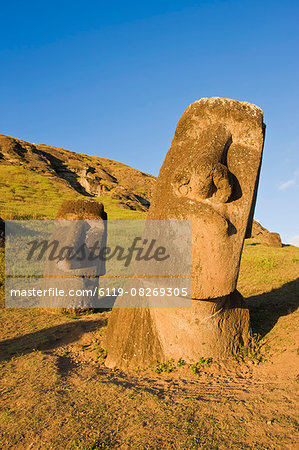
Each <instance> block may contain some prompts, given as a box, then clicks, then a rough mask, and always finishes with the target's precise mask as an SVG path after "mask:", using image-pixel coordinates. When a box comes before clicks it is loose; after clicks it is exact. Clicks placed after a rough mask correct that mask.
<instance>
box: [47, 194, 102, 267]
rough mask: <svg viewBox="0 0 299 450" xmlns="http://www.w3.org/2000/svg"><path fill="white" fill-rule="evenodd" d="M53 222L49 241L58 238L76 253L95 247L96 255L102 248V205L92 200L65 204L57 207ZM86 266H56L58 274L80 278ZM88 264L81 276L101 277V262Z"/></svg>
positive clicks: (74, 261)
mask: <svg viewBox="0 0 299 450" xmlns="http://www.w3.org/2000/svg"><path fill="white" fill-rule="evenodd" d="M56 221H57V226H56V229H55V232H54V236H53V237H56V238H58V240H59V242H61V244H63V245H64V246H69V247H70V248H75V249H76V248H79V247H80V246H82V244H84V245H85V246H86V248H87V249H92V248H94V246H95V245H96V247H97V251H98V252H99V251H100V248H103V247H104V246H105V245H106V241H107V213H106V212H105V210H104V206H103V204H102V203H99V202H97V201H92V200H68V201H66V202H64V203H62V205H61V206H60V208H59V210H58V213H57V215H56ZM65 221H67V222H65ZM87 251H88V250H86V252H87ZM86 263H87V260H83V261H82V262H77V261H76V260H75V259H74V260H72V261H69V262H68V261H67V260H64V261H60V262H58V263H57V270H58V273H60V271H62V272H63V271H64V272H65V274H66V275H80V274H83V275H84V271H85V265H86ZM88 264H89V266H88V267H87V266H86V274H85V275H87V276H89V275H104V274H105V261H102V260H98V259H96V258H94V262H93V263H88ZM51 270H53V269H52V268H51Z"/></svg>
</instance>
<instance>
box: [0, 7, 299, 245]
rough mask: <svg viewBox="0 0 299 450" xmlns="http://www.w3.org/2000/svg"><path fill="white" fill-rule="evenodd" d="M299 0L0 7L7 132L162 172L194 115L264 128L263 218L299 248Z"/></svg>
mask: <svg viewBox="0 0 299 450" xmlns="http://www.w3.org/2000/svg"><path fill="white" fill-rule="evenodd" d="M298 12H299V2H297V1H284V2H281V1H276V0H272V1H263V2H261V1H246V0H245V1H240V0H239V1H232V0H230V1H192V0H184V1H183V0H181V1H177V0H171V1H170V0H169V1H168V0H166V1H163V0H160V1H155V0H154V1H140V0H139V1H130V0H128V1H126V2H125V1H101V0H98V1H90V0H85V1H84V2H83V1H75V0H74V1H68V0H65V1H64V0H60V1H56V0H52V1H51V2H49V1H44V2H40V1H38V2H37V1H26V2H25V1H14V2H1V15H2V20H1V29H0V35H1V42H0V64H1V70H0V95H1V111H0V132H1V133H3V134H8V135H11V136H15V137H18V138H21V139H24V140H28V141H31V142H35V143H46V144H49V145H53V146H58V147H64V148H67V149H71V150H75V151H79V152H83V153H87V154H92V155H98V156H103V157H108V158H111V159H115V160H118V161H121V162H124V163H126V164H129V165H131V166H133V167H136V168H138V169H140V170H143V171H145V172H148V173H152V174H154V175H157V174H158V171H159V168H160V166H161V164H162V162H163V159H164V157H165V154H166V152H167V150H168V148H169V146H170V142H171V139H172V137H173V133H174V130H175V127H176V123H177V121H178V119H179V117H180V116H181V114H182V113H183V111H184V110H185V108H186V107H187V106H188V105H189V104H190V103H192V102H193V101H194V100H197V99H199V98H201V97H212V96H220V97H228V98H235V99H237V100H246V101H249V102H252V103H255V104H257V105H259V106H260V107H261V108H262V109H263V110H264V116H265V119H264V120H265V123H266V124H267V132H266V143H265V151H264V159H263V166H262V174H261V182H260V187H259V195H258V202H257V208H256V214H255V217H256V219H257V220H259V221H260V222H261V223H262V224H263V225H264V226H265V227H267V228H268V229H270V230H272V231H278V232H280V233H281V235H282V238H283V240H284V242H293V243H297V245H299V225H298V224H299V208H298V203H299V202H298V199H299V158H298V154H299V151H298V150H299V149H298V147H299V120H298V119H299V117H298V116H299V113H298V104H299V98H298V97H299V95H298V66H299V62H298V54H299V51H298V47H299V45H298V44H299V39H298V19H299V17H298V15H299V14H298Z"/></svg>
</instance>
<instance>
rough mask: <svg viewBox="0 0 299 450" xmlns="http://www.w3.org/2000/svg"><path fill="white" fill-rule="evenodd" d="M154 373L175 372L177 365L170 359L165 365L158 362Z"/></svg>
mask: <svg viewBox="0 0 299 450" xmlns="http://www.w3.org/2000/svg"><path fill="white" fill-rule="evenodd" d="M153 370H154V372H156V373H162V372H165V373H170V372H173V371H174V370H175V364H174V360H173V359H170V360H168V361H166V362H165V363H163V362H157V364H156V365H155V367H154V369H153Z"/></svg>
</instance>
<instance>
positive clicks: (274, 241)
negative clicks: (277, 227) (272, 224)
mask: <svg viewBox="0 0 299 450" xmlns="http://www.w3.org/2000/svg"><path fill="white" fill-rule="evenodd" d="M249 242H251V243H253V244H262V245H265V246H266V247H278V248H279V247H282V243H281V238H280V235H279V233H273V232H271V231H268V230H267V229H266V228H264V227H263V226H262V225H261V224H260V223H259V222H257V221H256V220H254V221H253V225H252V232H251V238H250V241H249Z"/></svg>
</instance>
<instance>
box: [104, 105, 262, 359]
mask: <svg viewBox="0 0 299 450" xmlns="http://www.w3.org/2000/svg"><path fill="white" fill-rule="evenodd" d="M263 142H264V124H263V113H262V110H261V109H260V108H258V107H257V106H255V105H252V104H250V103H247V102H238V101H236V100H231V99H221V98H211V99H206V98H204V99H201V100H199V101H196V102H194V103H192V104H191V105H190V106H189V107H188V108H187V109H186V111H185V112H184V114H183V115H182V117H181V119H180V120H179V122H178V125H177V129H176V132H175V136H174V139H173V141H172V145H171V148H170V150H169V151H168V153H167V155H166V158H165V160H164V163H163V165H162V168H161V170H160V173H159V177H158V181H157V185H156V190H155V191H154V194H153V199H152V203H151V207H150V212H149V217H148V218H149V219H152V220H166V219H181V220H192V298H193V299H194V300H193V304H192V308H191V310H188V309H180V310H179V309H167V310H166V309H161V308H160V309H158V308H156V309H149V310H125V309H124V310H117V309H115V310H114V311H113V312H112V317H111V319H110V323H109V325H108V334H107V345H108V358H107V362H106V364H107V365H108V366H109V367H115V366H118V367H127V366H132V367H134V366H135V367H136V366H144V365H148V364H152V363H154V361H155V360H167V359H169V358H172V357H173V358H176V357H182V358H184V359H185V360H186V361H188V362H191V361H194V360H196V359H197V358H198V357H200V356H212V357H215V358H220V357H225V356H227V355H228V354H229V353H230V352H231V351H232V350H233V349H234V348H236V346H237V345H238V344H239V343H240V342H241V343H243V342H246V339H247V338H248V333H249V315H248V310H247V308H246V305H245V303H244V301H243V299H242V297H241V296H240V294H238V293H237V292H236V290H235V289H236V283H237V277H238V273H239V265H240V258H241V252H242V247H243V242H244V238H245V234H246V232H247V233H248V232H249V230H250V229H251V226H252V223H251V222H252V218H253V210H254V205H255V200H256V193H257V186H258V179H259V172H260V164H261V157H262V150H263Z"/></svg>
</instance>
